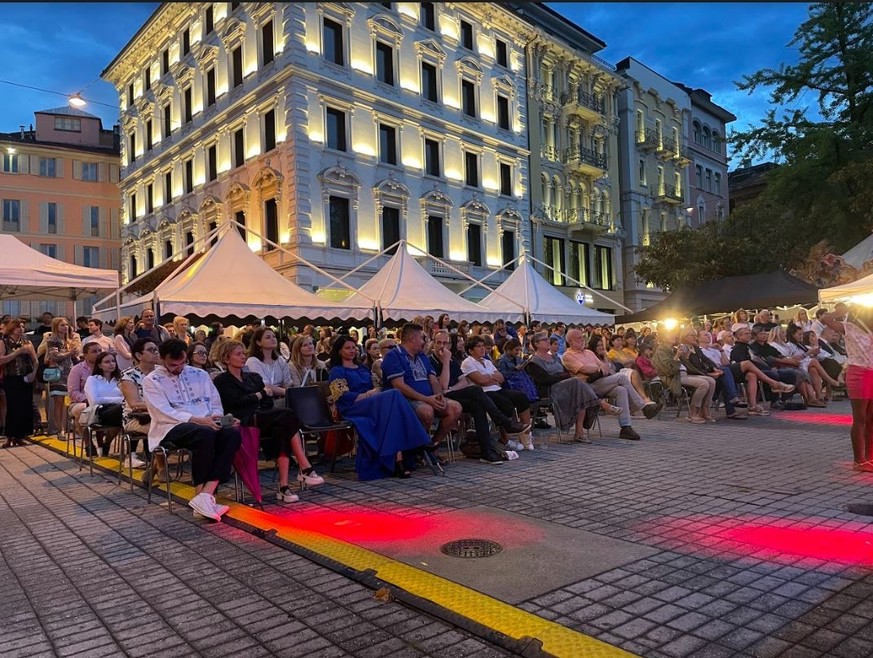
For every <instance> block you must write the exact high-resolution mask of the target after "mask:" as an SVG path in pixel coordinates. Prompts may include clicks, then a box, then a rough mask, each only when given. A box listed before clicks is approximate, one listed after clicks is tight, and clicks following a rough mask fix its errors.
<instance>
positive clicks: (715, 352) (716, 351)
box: [700, 347, 724, 366]
mask: <svg viewBox="0 0 873 658" xmlns="http://www.w3.org/2000/svg"><path fill="white" fill-rule="evenodd" d="M700 351H701V352H703V353H704V354H705V355H706V358H708V359H709V360H710V361H712V362H713V363H715V365H717V366H720V365H723V364H722V362H721V355H722V354H723V353H724V352H722V350H721V349H720V348H718V347H701V348H700Z"/></svg>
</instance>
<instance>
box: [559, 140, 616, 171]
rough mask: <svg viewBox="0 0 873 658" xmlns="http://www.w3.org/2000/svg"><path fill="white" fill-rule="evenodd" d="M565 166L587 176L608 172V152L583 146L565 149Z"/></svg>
mask: <svg viewBox="0 0 873 658" xmlns="http://www.w3.org/2000/svg"><path fill="white" fill-rule="evenodd" d="M563 159H564V167H565V168H566V169H569V170H572V171H573V172H575V173H580V174H585V175H586V176H601V175H603V173H604V172H606V169H607V165H606V154H605V153H597V152H596V151H593V150H591V149H587V148H584V147H582V146H571V147H570V148H566V149H564V158H563Z"/></svg>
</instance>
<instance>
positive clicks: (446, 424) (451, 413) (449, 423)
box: [419, 398, 530, 445]
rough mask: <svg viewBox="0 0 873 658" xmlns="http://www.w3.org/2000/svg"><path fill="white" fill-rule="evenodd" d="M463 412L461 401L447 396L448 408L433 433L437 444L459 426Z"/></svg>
mask: <svg viewBox="0 0 873 658" xmlns="http://www.w3.org/2000/svg"><path fill="white" fill-rule="evenodd" d="M419 406H421V405H419ZM461 413H462V409H461V403H460V402H458V401H457V400H450V399H448V398H446V408H445V409H443V411H442V416H441V417H440V424H439V426H437V431H436V432H434V435H433V442H434V443H435V444H437V445H439V444H440V443H442V442H443V439H445V438H446V435H447V434H448V433H449V432H450V431H451V430H452V429H454V427H455V426H457V424H458V420H460V418H461ZM528 418H530V412H528Z"/></svg>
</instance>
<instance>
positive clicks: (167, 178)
mask: <svg viewBox="0 0 873 658" xmlns="http://www.w3.org/2000/svg"><path fill="white" fill-rule="evenodd" d="M172 200H173V170H172V169H170V170H169V171H167V172H166V173H164V203H165V204H166V203H170V201H172Z"/></svg>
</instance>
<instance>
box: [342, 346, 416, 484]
mask: <svg viewBox="0 0 873 658" xmlns="http://www.w3.org/2000/svg"><path fill="white" fill-rule="evenodd" d="M357 355H358V348H357V345H356V344H355V342H354V341H353V340H352V339H351V338H350V337H349V336H346V335H340V336H337V337H336V339H335V340H334V342H333V347H332V348H331V355H330V362H331V363H333V364H335V365H334V366H333V367H332V368H331V369H330V390H331V398H332V399H333V401H334V402H335V403H336V407H337V410H338V411H339V413H340V416H342V417H343V418H344V419H345V420H348V421H351V422H352V423H353V424H354V426H355V429H357V431H358V437H359V441H358V450H357V455H356V457H355V471H356V472H357V474H358V479H360V480H376V479H379V478H384V477H390V476H391V475H396V476H397V477H400V478H408V477H410V472H409V467H411V466H412V462H413V460H414V456H415V453H417V452H419V451H420V450H422V449H424V448H426V447H428V446H430V444H431V441H430V437H429V436H428V435H427V433H426V432H425V431H424V428H423V427H422V425H421V422H420V421H419V420H418V417H417V416H416V415H415V411H414V410H413V409H412V406H411V405H410V404H409V402H407V401H406V398H405V397H403V394H402V393H401V392H400V391H399V390H397V389H393V388H392V389H389V390H386V391H379V390H378V389H375V388H373V378H372V375H371V374H370V369H369V368H367V367H366V366H362V365H358V363H357V360H356V357H357Z"/></svg>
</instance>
